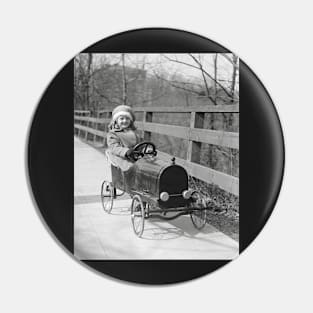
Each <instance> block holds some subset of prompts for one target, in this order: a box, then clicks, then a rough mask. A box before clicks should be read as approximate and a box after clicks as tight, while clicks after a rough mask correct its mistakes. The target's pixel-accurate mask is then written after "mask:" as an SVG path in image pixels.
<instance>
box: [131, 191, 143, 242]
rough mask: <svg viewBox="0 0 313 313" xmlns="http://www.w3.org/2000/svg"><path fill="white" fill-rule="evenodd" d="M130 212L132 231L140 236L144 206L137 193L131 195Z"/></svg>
mask: <svg viewBox="0 0 313 313" xmlns="http://www.w3.org/2000/svg"><path fill="white" fill-rule="evenodd" d="M130 214H131V220H132V224H133V230H134V233H135V234H136V235H137V236H138V237H141V236H142V234H143V230H144V227H145V206H144V204H143V202H142V199H141V197H140V196H139V195H135V196H134V197H133V201H132V205H131V211H130Z"/></svg>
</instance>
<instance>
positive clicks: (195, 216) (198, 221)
mask: <svg viewBox="0 0 313 313" xmlns="http://www.w3.org/2000/svg"><path fill="white" fill-rule="evenodd" d="M191 197H192V198H193V199H194V201H193V202H192V203H191V204H190V208H194V209H197V208H199V209H200V208H202V209H204V208H205V207H206V203H205V199H204V198H203V196H202V195H201V194H200V193H199V192H198V191H194V192H193V193H192V195H191ZM190 217H191V221H192V223H193V225H194V226H195V227H196V228H197V229H199V230H200V229H202V228H203V227H204V226H205V224H206V218H207V210H195V211H193V212H191V213H190Z"/></svg>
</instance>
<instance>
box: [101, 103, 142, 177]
mask: <svg viewBox="0 0 313 313" xmlns="http://www.w3.org/2000/svg"><path fill="white" fill-rule="evenodd" d="M134 122H135V115H134V112H133V111H132V109H131V107H129V106H127V105H119V106H117V107H116V108H115V109H114V110H113V112H112V120H111V122H110V124H109V132H108V135H107V144H108V152H109V154H110V158H111V160H112V161H113V163H114V164H116V165H118V166H119V167H120V168H121V169H122V171H127V170H129V169H130V167H131V166H132V165H133V164H134V163H133V162H134V161H133V149H132V148H133V147H134V146H135V145H136V144H137V143H138V142H139V136H138V134H137V133H136V132H135V130H136V128H135V125H134Z"/></svg>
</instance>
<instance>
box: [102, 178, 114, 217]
mask: <svg viewBox="0 0 313 313" xmlns="http://www.w3.org/2000/svg"><path fill="white" fill-rule="evenodd" d="M113 199H114V187H113V184H112V183H111V182H108V181H104V182H103V183H102V185H101V203H102V207H103V210H104V211H105V212H107V213H110V212H111V211H112V208H113Z"/></svg>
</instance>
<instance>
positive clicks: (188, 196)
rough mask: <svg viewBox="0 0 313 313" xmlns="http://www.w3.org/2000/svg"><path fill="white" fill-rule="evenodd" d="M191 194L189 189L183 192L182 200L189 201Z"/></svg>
mask: <svg viewBox="0 0 313 313" xmlns="http://www.w3.org/2000/svg"><path fill="white" fill-rule="evenodd" d="M191 194H192V190H191V189H188V190H185V191H183V197H184V199H189V198H190V197H191Z"/></svg>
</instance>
